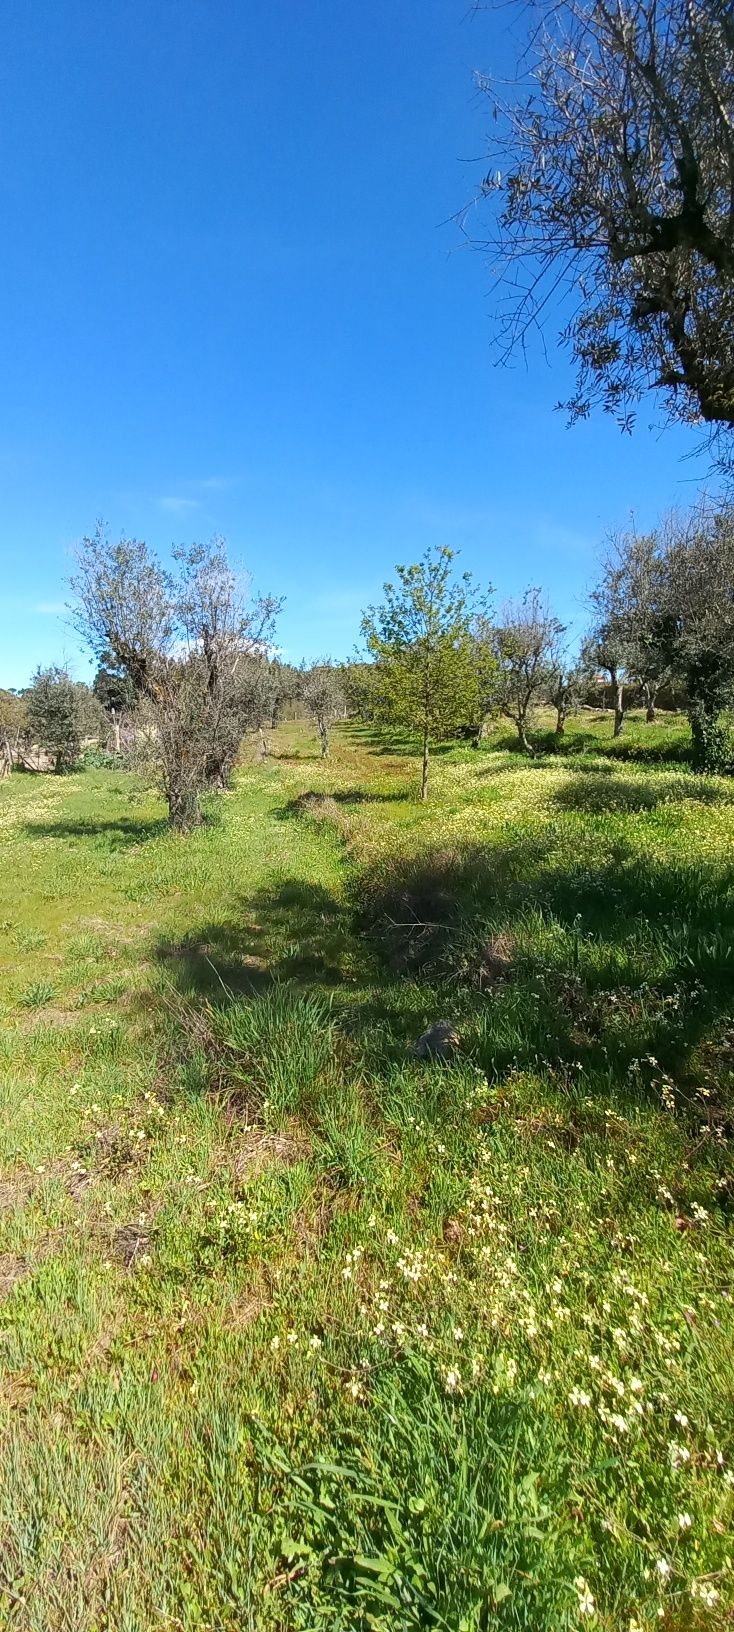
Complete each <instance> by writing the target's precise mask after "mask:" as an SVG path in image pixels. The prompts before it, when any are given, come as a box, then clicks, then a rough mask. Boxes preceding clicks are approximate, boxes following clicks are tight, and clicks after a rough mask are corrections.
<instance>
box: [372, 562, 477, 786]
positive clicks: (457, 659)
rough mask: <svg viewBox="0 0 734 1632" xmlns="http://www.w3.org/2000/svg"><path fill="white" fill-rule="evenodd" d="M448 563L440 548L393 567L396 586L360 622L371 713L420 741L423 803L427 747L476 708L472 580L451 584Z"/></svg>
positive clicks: (387, 588)
mask: <svg viewBox="0 0 734 1632" xmlns="http://www.w3.org/2000/svg"><path fill="white" fill-rule="evenodd" d="M454 560H455V551H454V550H451V549H448V548H447V547H443V548H441V549H435V550H427V551H426V554H425V555H424V556H423V558H422V560H421V561H419V562H416V563H414V564H413V565H412V566H407V567H406V566H399V567H396V572H397V580H398V581H397V583H396V584H392V583H386V584H385V585H384V601H383V603H382V605H381V606H379V607H369V608H368V610H367V611H366V612H365V613H364V616H363V618H362V635H363V638H364V641H365V645H366V647H367V651H368V653H369V654H370V656H371V657H372V659H373V662H374V664H375V665H376V676H375V679H376V686H375V696H374V704H375V710H376V713H377V714H378V715H379V716H380V717H381V718H382V719H384V720H388V721H390V722H392V723H394V724H396V725H401V726H403V727H405V728H407V729H408V730H410V731H416V732H418V733H419V735H420V738H421V744H422V771H421V798H422V799H426V798H427V797H428V764H429V754H430V745H431V742H433V741H435V740H436V738H440V737H442V736H448V735H450V734H451V733H452V732H453V731H455V730H456V729H457V727H458V726H459V725H461V724H462V723H463V721H464V720H466V719H467V718H473V717H475V716H476V714H477V712H478V706H479V676H478V669H477V662H476V649H475V643H474V640H473V627H474V623H475V619H476V615H477V611H478V601H477V594H476V592H475V590H474V588H473V586H472V578H471V574H470V573H468V572H465V573H463V574H462V575H461V577H459V578H457V577H455V575H454V569H453V563H454Z"/></svg>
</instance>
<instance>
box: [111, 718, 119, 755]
mask: <svg viewBox="0 0 734 1632" xmlns="http://www.w3.org/2000/svg"><path fill="white" fill-rule="evenodd" d="M110 712H111V714H112V736H113V740H114V751H115V753H116V754H119V752H120V721H119V719H118V716H117V709H116V708H113V709H111V710H110Z"/></svg>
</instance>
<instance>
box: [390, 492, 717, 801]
mask: <svg viewBox="0 0 734 1632" xmlns="http://www.w3.org/2000/svg"><path fill="white" fill-rule="evenodd" d="M453 559H454V558H453V552H452V551H451V550H449V549H442V550H438V551H436V552H434V553H432V554H431V553H430V552H429V554H428V555H426V556H425V557H424V559H423V561H422V562H420V563H419V564H418V565H414V566H410V567H399V568H398V569H397V571H398V580H397V583H396V584H386V585H385V594H384V600H383V602H382V605H381V606H379V607H377V608H375V607H371V608H369V610H368V611H367V612H366V613H365V615H364V618H363V620H362V633H363V636H364V639H365V643H366V647H367V651H368V653H369V655H370V657H371V658H372V665H371V667H370V668H367V669H365V670H364V671H363V672H362V674H361V676H360V677H359V680H358V682H357V686H358V696H357V706H358V709H360V710H361V711H362V712H365V711H367V710H369V711H370V712H371V714H372V716H373V717H374V718H378V719H382V720H384V721H390V722H393V723H396V724H400V725H403V726H407V727H409V728H410V729H412V730H415V731H417V732H419V733H420V737H421V742H422V776H421V796H422V798H424V799H425V798H426V797H427V793H428V766H429V753H430V744H431V741H432V740H435V739H436V738H438V737H446V736H449V735H452V734H454V733H455V732H457V731H459V730H462V729H463V730H470V731H471V732H472V733H473V734H474V737H475V741H478V740H479V739H480V737H481V735H482V733H483V730H484V728H485V723H486V721H487V719H488V718H489V717H491V716H492V715H497V714H502V715H504V716H506V717H507V718H508V719H510V720H512V721H513V723H514V725H515V726H516V729H517V733H518V737H519V740H520V744H521V746H522V748H523V749H524V750H525V751H526V752H529V753H532V751H533V750H532V746H531V743H530V740H529V737H528V728H529V722H530V719H531V716H532V713H533V710H534V709H535V708H536V707H537V705H538V703H539V702H549V703H552V704H553V706H554V707H555V709H556V732H557V734H558V735H559V736H560V735H562V734H563V731H564V729H565V722H566V719H567V716H568V714H569V712H570V710H571V709H573V708H574V707H575V706H577V704H578V702H579V700H580V698H581V697H582V695H584V693H585V692H586V693H587V694H588V690H589V686H590V685H592V686H593V684H594V682H598V681H599V680H605V681H606V680H608V682H609V684H610V686H611V689H612V693H613V698H614V735H615V736H619V735H620V733H621V731H622V728H623V724H624V717H625V711H626V706H627V702H628V699H629V697H630V695H632V696H639V697H641V698H642V700H643V701H644V704H645V708H646V716H647V719H648V721H652V720H653V719H654V718H655V704H656V700H657V698H658V696H659V694H660V692H661V690H662V688H663V687H668V688H670V687H671V686H673V685H675V687H676V688H677V689H678V691H679V693H680V695H681V697H682V698H683V700H684V702H685V707H686V709H687V712H688V717H689V720H690V725H691V733H692V748H693V754H692V757H693V762H694V764H695V765H696V766H697V768H699V769H701V770H708V771H716V770H722V769H724V768H727V766H728V762H729V758H730V751H729V740H728V733H727V732H726V730H725V729H724V727H723V726H722V724H721V723H720V716H721V714H722V711H723V710H724V709H725V708H726V707H728V705H729V704H730V703H731V702H732V700H734V507H732V506H719V507H712V506H709V505H706V504H701V505H699V506H698V507H697V508H696V509H695V510H693V511H692V512H691V513H690V514H688V515H686V516H669V517H668V518H667V519H666V520H665V521H664V523H663V524H662V525H661V526H660V527H659V528H658V529H656V530H655V531H653V532H649V533H640V532H638V531H637V530H636V529H635V528H634V527H632V528H630V529H628V530H627V531H626V532H623V533H621V534H618V535H616V536H615V537H613V538H611V539H610V540H609V543H608V547H607V551H606V555H605V557H604V560H603V563H602V570H601V574H600V577H599V581H598V583H597V584H596V586H595V588H594V589H593V591H592V594H591V610H592V622H591V628H590V629H589V632H588V634H587V635H586V638H585V639H584V641H583V643H582V646H581V650H580V653H579V656H578V658H577V659H576V660H575V661H573V660H570V658H569V651H568V646H567V643H566V629H565V627H564V625H563V624H562V623H561V622H560V621H559V619H558V618H557V617H555V616H554V614H553V612H552V611H551V609H550V607H549V606H548V603H547V601H546V600H545V598H544V596H543V595H542V594H541V592H540V590H538V589H529V590H527V591H526V593H525V595H524V596H523V597H522V600H521V601H520V602H515V603H509V604H508V605H506V606H505V607H504V609H503V611H502V614H501V616H500V618H499V619H498V620H497V621H494V620H493V619H492V617H491V616H490V612H489V600H490V593H491V592H490V591H486V592H484V593H483V594H482V593H479V592H477V590H476V588H475V586H474V585H473V583H472V580H471V577H470V575H469V574H464V575H463V576H462V577H461V578H457V577H456V576H455V575H454V570H453ZM360 686H361V695H359V687H360Z"/></svg>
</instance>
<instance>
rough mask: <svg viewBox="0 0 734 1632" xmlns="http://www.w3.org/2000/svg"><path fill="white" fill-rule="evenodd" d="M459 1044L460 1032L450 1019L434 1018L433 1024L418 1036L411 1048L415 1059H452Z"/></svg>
mask: <svg viewBox="0 0 734 1632" xmlns="http://www.w3.org/2000/svg"><path fill="white" fill-rule="evenodd" d="M458 1046H459V1036H458V1032H456V1031H454V1028H453V1026H452V1024H451V1021H450V1020H434V1022H433V1025H432V1026H429V1027H428V1030H427V1031H424V1032H423V1035H422V1036H421V1037H419V1038H418V1040H417V1042H415V1043H414V1044H413V1047H412V1048H411V1051H410V1053H411V1058H412V1059H414V1060H444V1061H445V1060H450V1059H451V1058H452V1056H453V1055H454V1054H455V1053H456V1050H457V1048H458Z"/></svg>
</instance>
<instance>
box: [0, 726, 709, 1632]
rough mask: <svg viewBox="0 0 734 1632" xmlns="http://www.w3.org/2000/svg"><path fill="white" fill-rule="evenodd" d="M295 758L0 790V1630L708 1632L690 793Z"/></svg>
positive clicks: (675, 751)
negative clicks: (152, 777) (156, 777)
mask: <svg viewBox="0 0 734 1632" xmlns="http://www.w3.org/2000/svg"><path fill="white" fill-rule="evenodd" d="M335 735H336V739H337V740H336V741H335V743H334V746H333V750H332V759H331V760H330V761H329V762H326V763H322V762H321V761H320V759H319V758H318V755H317V749H316V744H315V743H313V742H312V741H311V739H310V737H309V735H308V733H307V732H305V731H304V729H303V728H302V727H298V726H296V727H282V728H280V729H279V732H278V733H277V734H276V753H277V755H278V757H276V758H274V759H273V760H272V761H271V762H269V763H267V764H265V765H264V766H255V765H254V764H252V765H251V764H245V765H244V766H243V767H242V769H241V770H240V771H239V772H238V774H237V782H236V787H235V789H234V791H233V792H232V793H231V794H229V795H227V796H226V797H225V798H224V800H223V801H222V802H221V805H220V806H219V807H217V811H216V815H215V817H214V819H213V820H212V821H211V822H210V823H209V824H208V825H207V826H206V827H205V828H204V829H202V830H201V832H199V833H196V834H195V835H193V836H192V837H191V838H189V839H187V840H185V841H182V840H180V839H176V838H175V837H174V836H173V835H171V834H170V833H168V831H167V830H166V829H165V826H164V824H163V820H162V810H161V807H160V804H159V802H158V801H157V799H156V797H155V795H154V794H152V793H150V791H149V790H147V789H146V788H145V786H144V785H142V784H141V783H140V782H139V781H137V780H135V779H133V778H131V777H128V776H125V775H120V774H119V773H114V774H113V773H110V772H107V771H105V770H99V769H93V770H88V771H86V772H85V773H84V774H80V775H76V776H72V777H68V778H64V779H56V778H51V777H48V778H44V777H40V776H39V777H33V776H18V777H16V778H13V779H12V780H11V783H10V785H8V786H4V787H3V788H2V789H0V851H1V852H2V860H1V861H0V879H1V881H2V883H1V889H2V900H0V969H1V971H2V975H1V978H2V990H1V995H2V1002H3V1008H2V1012H1V1016H0V1018H1V1021H2V1024H1V1026H0V1160H1V1162H2V1169H1V1171H0V1336H1V1339H2V1345H1V1347H0V1361H1V1370H0V1434H1V1435H2V1451H3V1454H2V1473H1V1474H0V1561H1V1562H0V1625H3V1626H5V1625H6V1626H8V1627H9V1628H10V1627H12V1628H20V1629H23V1632H25V1629H28V1632H48V1629H51V1632H56V1629H58V1632H62V1629H63V1632H68V1629H73V1632H102V1629H105V1632H113V1629H114V1632H118V1629H122V1632H140V1629H147V1628H148V1627H151V1628H152V1627H161V1628H164V1627H165V1628H167V1627H178V1628H182V1627H183V1628H185V1629H186V1632H194V1629H196V1632H202V1629H210V1632H235V1629H237V1632H241V1629H242V1628H245V1627H251V1628H253V1629H257V1632H260V1629H261V1628H262V1629H265V1632H268V1629H270V1632H276V1629H277V1632H291V1629H292V1632H297V1629H298V1632H306V1629H314V1628H324V1629H325V1632H326V1629H327V1628H328V1629H329V1632H331V1629H333V1628H336V1629H344V1632H352V1629H355V1632H356V1629H362V1628H364V1629H367V1628H372V1629H377V1632H399V1629H402V1628H404V1627H407V1628H416V1629H417V1628H431V1627H435V1628H450V1629H452V1632H488V1629H489V1628H492V1629H494V1628H498V1629H502V1628H507V1629H513V1632H515V1629H517V1632H520V1629H524V1632H538V1629H540V1628H543V1629H544V1632H545V1629H555V1628H560V1629H569V1628H572V1627H577V1626H579V1625H588V1626H590V1627H599V1628H604V1629H605V1632H634V1628H652V1627H662V1628H663V1629H664V1632H665V1629H666V1628H667V1629H668V1632H683V1629H684V1628H685V1629H695V1632H697V1629H703V1628H706V1627H711V1628H713V1627H719V1626H723V1625H725V1624H728V1620H729V1619H730V1618H731V1616H732V1613H733V1612H734V1597H733V1592H732V1581H731V1557H732V1516H733V1508H734V1457H733V1453H732V1421H733V1419H734V1398H733V1396H734V1382H733V1379H734V1367H733V1365H732V1359H733V1356H732V1301H731V1299H732V1244H731V1221H732V1215H733V1213H734V1171H733V1170H732V1163H731V1139H732V1130H733V1128H734V1107H733V1104H732V1099H733V1097H734V954H733V952H732V946H733V944H734V863H733V862H732V859H731V858H732V853H733V852H732V839H733V838H734V802H733V800H732V785H731V784H730V783H729V782H728V781H725V780H723V779H717V778H701V777H697V776H694V775H693V774H692V773H691V772H690V770H689V769H688V768H687V765H686V762H685V739H686V733H685V728H684V727H683V726H681V725H680V724H679V723H678V722H676V721H674V720H673V721H671V720H661V721H660V722H659V723H658V724H656V725H654V726H649V727H648V726H646V725H645V724H644V723H642V722H640V721H637V720H633V721H631V722H630V723H629V726H628V730H627V733H626V740H625V738H623V739H622V742H621V744H614V742H613V740H612V737H611V722H610V721H609V720H608V719H605V718H604V717H603V716H602V717H599V718H598V719H587V718H585V717H584V718H582V719H581V720H580V721H576V722H574V723H572V725H571V726H570V727H569V730H568V732H567V736H566V740H565V741H564V742H563V743H562V744H561V745H560V749H558V748H557V745H556V744H555V743H554V742H553V741H552V739H551V737H550V735H547V736H545V737H544V736H543V735H542V733H541V732H539V733H538V736H537V739H536V741H537V745H538V747H539V749H540V750H541V751H540V752H539V754H538V756H537V758H536V759H535V760H534V761H532V762H528V761H527V760H525V759H523V758H522V757H521V756H520V755H518V753H517V752H516V751H515V749H514V745H513V744H512V740H511V738H510V737H509V736H508V735H507V733H506V732H504V731H502V730H499V731H497V733H496V734H495V737H494V738H492V739H490V741H489V742H488V744H486V745H485V747H484V748H483V749H482V750H480V751H479V752H475V751H473V750H472V749H471V748H469V747H466V746H459V747H455V746H454V747H452V746H449V745H447V747H446V749H445V750H444V751H441V752H440V753H439V754H438V755H437V756H436V769H435V776H434V784H433V787H434V796H433V800H432V802H431V804H430V805H429V806H428V808H421V807H420V806H418V805H416V803H415V801H414V799H413V798H412V794H413V793H414V790H415V785H416V782H417V760H416V758H415V756H414V753H413V745H412V744H411V743H410V742H409V741H407V740H404V739H400V740H397V739H395V740H390V739H387V738H384V737H381V736H380V735H379V734H376V733H373V732H371V731H368V730H366V729H364V728H358V727H351V726H346V727H344V728H342V729H341V730H340V731H339V732H338V733H336V734H335ZM623 756H624V757H623ZM213 814H214V813H213ZM439 1018H448V1019H450V1020H451V1021H452V1024H453V1025H454V1026H455V1028H456V1030H457V1032H458V1033H459V1037H460V1047H459V1050H458V1051H457V1054H456V1056H455V1057H454V1059H453V1060H452V1061H451V1062H450V1063H449V1064H441V1063H438V1062H436V1063H433V1064H431V1063H423V1062H418V1061H416V1060H414V1059H413V1058H412V1057H411V1045H412V1043H413V1042H414V1041H415V1039H416V1038H417V1037H418V1035H419V1034H420V1033H421V1032H422V1031H423V1030H424V1029H425V1027H426V1026H427V1025H429V1024H430V1023H431V1022H432V1021H434V1020H436V1019H439Z"/></svg>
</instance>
